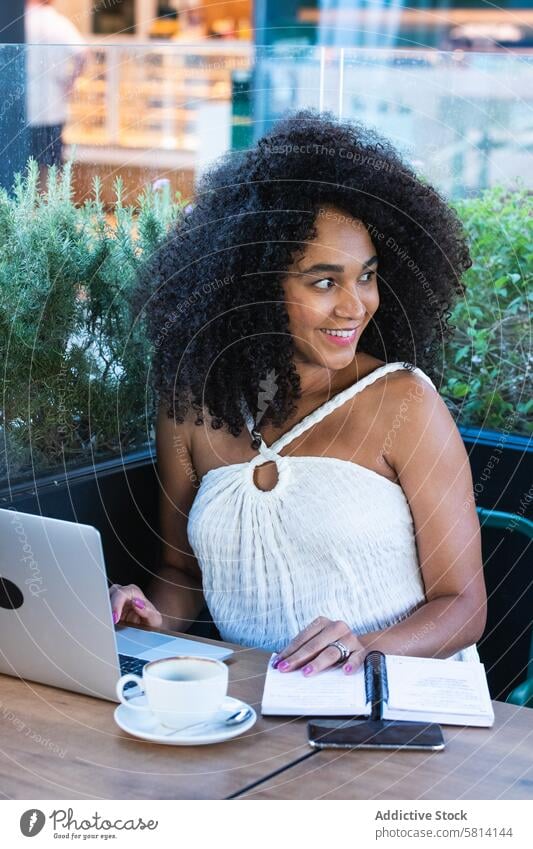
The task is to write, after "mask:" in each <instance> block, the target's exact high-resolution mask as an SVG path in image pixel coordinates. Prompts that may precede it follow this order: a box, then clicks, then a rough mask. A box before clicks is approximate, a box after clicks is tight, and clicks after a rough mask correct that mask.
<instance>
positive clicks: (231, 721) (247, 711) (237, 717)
mask: <svg viewBox="0 0 533 849" xmlns="http://www.w3.org/2000/svg"><path fill="white" fill-rule="evenodd" d="M251 716H252V709H251V708H250V707H242V708H239V710H236V711H235V713H231V714H230V715H229V716H227V717H226V719H223V720H222V721H219V722H216V723H213V722H212V721H209V720H206V721H204V722H195V723H194V724H193V725H186V726H185V728H179V729H175V728H174V729H172V730H171V731H168V732H167V733H166V734H162V735H161V736H162V737H170V736H172V734H181V732H182V731H189V730H190V729H192V728H195V729H196V728H201V727H202V726H204V725H207V726H210V727H211V728H212V727H213V726H214V727H215V728H217V727H218V726H222V727H225V726H226V725H229V726H233V725H241V724H242V723H243V722H246V720H247V719H250V717H251Z"/></svg>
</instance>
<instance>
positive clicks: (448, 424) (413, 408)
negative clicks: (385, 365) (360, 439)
mask: <svg viewBox="0 0 533 849" xmlns="http://www.w3.org/2000/svg"><path fill="white" fill-rule="evenodd" d="M379 382H380V383H382V384H384V385H383V388H382V404H383V408H382V409H383V421H384V426H385V430H387V434H388V435H389V436H391V434H392V437H391V438H389V439H388V440H387V441H386V445H385V451H384V453H385V455H386V457H387V460H388V461H389V462H393V464H394V465H395V466H396V467H397V463H398V460H402V459H403V460H405V459H406V458H407V457H409V458H412V459H414V457H415V456H416V457H418V458H420V457H421V456H422V455H423V454H424V452H427V453H428V455H429V454H433V455H434V454H435V453H436V452H438V453H441V452H442V450H443V449H444V447H445V446H446V448H447V450H448V451H449V452H450V455H449V456H450V457H451V456H454V457H455V459H458V458H459V456H461V457H462V456H463V453H464V448H463V443H462V439H461V436H460V434H459V431H458V429H457V426H456V424H455V422H454V420H453V417H452V415H451V414H450V411H449V410H448V408H447V406H446V404H445V402H444V400H443V398H441V396H440V395H439V393H438V391H437V389H436V387H435V386H434V385H433V384H432V383H430V381H429V380H428V379H427V378H425V377H423V376H421V375H420V373H417V372H412V371H409V370H408V369H402V370H398V371H395V372H392V373H391V374H388V375H386V377H385V378H384V379H383V380H382V381H379ZM384 444H385V443H384Z"/></svg>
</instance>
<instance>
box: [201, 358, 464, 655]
mask: <svg viewBox="0 0 533 849" xmlns="http://www.w3.org/2000/svg"><path fill="white" fill-rule="evenodd" d="M401 368H406V364H404V363H389V364H386V365H384V366H381V367H379V368H377V369H376V370H375V371H373V372H371V374H369V375H367V376H366V377H364V378H362V379H361V380H358V381H356V382H355V383H354V384H352V385H351V386H348V387H347V388H346V389H344V390H343V391H342V392H339V393H338V394H337V395H334V396H333V397H332V398H330V399H329V400H328V401H326V402H325V403H324V404H322V405H321V406H320V407H318V408H317V409H316V410H314V411H313V412H312V413H310V414H309V415H308V416H306V417H305V418H304V419H302V421H300V422H298V423H297V424H296V425H295V426H294V427H293V428H291V430H290V431H288V432H287V433H285V434H284V435H283V436H282V437H281V438H280V439H277V440H276V441H275V442H274V443H273V444H272V445H270V447H268V446H267V445H265V443H264V441H263V440H261V444H260V445H259V453H258V454H257V456H256V457H254V458H253V459H252V460H250V461H247V462H244V463H231V464H230V465H227V466H221V467H219V468H216V469H211V470H210V471H209V472H207V473H206V474H205V475H204V476H203V478H202V481H201V484H200V487H199V490H198V492H197V494H196V497H195V499H194V502H193V504H192V507H191V510H190V513H189V520H188V526H187V533H188V538H189V543H190V545H191V548H192V550H193V552H194V554H195V556H196V558H197V561H198V564H199V566H200V569H201V571H202V580H203V590H204V597H205V600H206V603H207V606H208V607H209V610H210V613H211V616H212V618H213V621H214V623H215V625H216V626H217V628H218V630H219V632H220V634H221V636H222V638H223V639H224V640H228V641H230V642H233V643H239V644H241V645H244V646H253V647H259V648H263V649H266V650H267V651H280V650H281V649H283V648H284V647H285V646H286V645H287V643H288V642H289V641H290V640H291V639H292V638H293V637H294V636H296V634H297V633H298V632H299V631H301V630H302V629H303V628H305V626H306V625H308V624H309V623H310V622H311V621H312V620H313V619H316V617H317V616H326V617H328V618H330V619H335V620H336V619H341V620H343V621H345V622H347V623H348V624H349V625H350V628H351V629H352V631H353V632H354V633H355V634H366V633H368V632H371V631H377V630H381V629H383V628H387V627H389V626H391V625H393V624H395V623H396V622H398V621H400V620H401V619H404V618H405V617H407V616H409V615H410V614H411V613H412V612H413V611H414V610H415V609H416V608H417V607H419V606H420V605H421V604H423V603H424V602H425V600H426V597H425V592H424V584H423V580H422V573H421V569H420V565H419V562H418V556H417V550H416V544H415V535H414V527H413V519H412V516H411V511H410V509H409V504H408V502H407V499H406V497H405V494H404V492H403V489H402V488H401V486H400V485H399V484H396V483H394V482H392V481H390V480H388V479H387V478H385V477H383V476H382V475H380V474H378V473H377V472H374V471H372V470H371V469H368V468H366V467H364V466H360V465H358V464H357V463H353V462H351V461H349V460H340V459H335V458H333V457H289V456H281V455H280V453H279V452H280V451H281V450H282V449H283V448H285V446H286V445H288V444H289V443H290V442H291V441H292V440H293V439H295V438H296V437H298V436H300V434H302V433H303V432H304V431H306V430H307V429H308V428H309V427H311V426H312V425H314V424H316V423H317V422H320V421H321V420H322V419H323V418H325V416H327V415H328V414H329V413H331V412H332V411H333V410H336V409H337V408H338V407H340V406H341V404H344V403H345V402H346V401H348V400H349V399H350V398H353V397H354V396H355V395H357V393H359V392H362V391H363V390H364V389H365V388H366V387H367V386H370V384H372V383H374V382H375V381H376V380H379V379H380V378H381V377H383V376H384V375H386V374H390V373H391V372H393V371H396V370H398V369H401ZM414 373H416V374H418V375H419V376H420V377H422V378H424V379H425V380H426V381H427V382H428V383H429V384H430V385H431V386H432V387H433V388H434V389H435V387H434V386H433V383H432V382H431V380H430V379H429V377H427V375H425V374H424V372H422V371H421V370H420V369H418V368H417V369H414ZM435 391H436V390H435ZM243 413H244V415H245V419H246V423H247V427H248V429H249V430H250V432H252V430H253V429H254V421H253V418H252V416H251V415H250V412H249V410H248V409H247V408H246V407H245V405H244V404H243ZM268 460H273V461H274V462H275V463H276V465H277V472H278V480H277V482H276V485H275V486H274V488H273V489H272V490H269V491H264V490H261V489H259V488H258V487H257V486H256V484H255V483H254V480H253V474H254V469H255V467H256V466H257V465H261V464H263V463H264V462H265V461H268ZM412 653H413V654H416V645H415V644H414V645H413V652H412ZM453 659H455V660H476V661H477V660H479V655H478V652H477V649H476V647H475V646H469V647H468V648H465V649H463V650H462V651H460V652H457V653H456V654H454V655H453Z"/></svg>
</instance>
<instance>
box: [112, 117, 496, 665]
mask: <svg viewBox="0 0 533 849" xmlns="http://www.w3.org/2000/svg"><path fill="white" fill-rule="evenodd" d="M469 265H470V258H469V254H468V249H467V245H466V243H465V239H464V235H463V232H462V228H461V225H460V222H459V220H458V219H457V217H456V215H455V213H454V212H453V211H452V210H451V209H450V208H449V207H448V206H447V205H446V204H445V202H444V201H443V199H442V198H441V197H440V196H439V195H438V193H437V192H436V191H435V190H434V189H433V188H432V187H431V186H430V185H428V184H426V183H424V182H423V181H421V180H420V179H419V178H417V177H416V175H415V174H414V172H413V171H412V170H411V169H410V168H409V166H408V165H406V164H405V163H404V162H403V161H402V160H401V158H400V157H399V155H398V154H397V152H396V151H395V150H394V149H393V148H392V147H391V146H390V144H389V143H388V142H386V141H385V140H384V139H382V138H379V137H378V136H377V135H375V134H373V133H372V132H370V131H369V130H367V129H365V128H363V127H360V126H356V125H352V124H347V123H346V124H342V123H338V122H336V121H335V120H334V118H333V117H331V116H329V115H326V116H324V115H319V114H316V113H315V112H313V111H308V110H306V111H302V112H299V113H297V114H295V115H292V116H289V117H288V118H286V119H284V120H282V121H280V122H279V123H278V124H277V125H276V126H275V127H274V129H273V131H272V132H271V133H270V134H268V135H266V136H265V137H263V138H262V139H261V140H260V141H259V142H258V143H257V145H256V147H254V148H253V149H251V150H249V151H246V152H242V153H238V154H236V153H233V154H228V155H227V156H226V157H225V159H224V160H223V161H222V162H221V163H219V164H218V165H217V166H216V167H214V168H213V169H212V170H211V171H210V172H209V173H208V174H207V175H206V176H204V179H203V182H202V183H201V185H200V187H199V191H198V198H197V202H196V205H195V207H194V209H193V211H192V212H191V214H190V215H189V216H187V217H186V218H185V219H184V221H183V222H182V223H181V225H180V227H179V228H178V230H177V232H175V233H174V234H173V235H172V237H171V238H169V239H168V241H167V242H166V244H165V245H164V247H163V248H162V249H161V250H160V251H159V253H158V256H157V257H156V259H155V260H154V262H153V263H152V264H151V266H150V268H149V269H147V271H146V274H145V276H144V279H143V281H141V287H140V292H139V294H140V303H141V301H142V304H143V306H144V308H145V309H146V310H147V314H148V326H149V331H150V334H151V338H152V339H153V341H154V346H155V356H154V376H155V382H156V386H157V389H158V392H159V396H160V399H161V404H160V409H159V415H158V421H157V453H158V468H159V473H160V476H161V530H162V536H163V563H164V565H163V568H162V569H161V571H160V573H159V575H158V577H157V578H156V580H155V581H154V583H153V585H152V587H151V590H150V591H149V593H148V596H149V599H150V600H149V599H148V598H147V597H146V596H144V594H143V593H142V592H141V591H140V590H139V589H138V587H135V586H133V585H129V586H126V587H113V589H112V605H113V609H114V615H115V620H116V621H126V622H133V623H135V622H143V623H147V624H150V625H153V626H156V627H159V626H164V627H167V628H171V629H172V628H173V629H176V630H186V629H187V628H188V627H189V626H190V623H191V622H193V621H194V619H195V617H196V616H197V614H198V612H199V611H200V610H201V608H202V607H203V605H204V601H205V602H207V605H208V607H209V610H210V612H211V615H212V617H213V620H214V622H215V624H216V625H217V627H218V629H219V631H220V633H221V635H222V637H223V638H224V639H226V640H229V641H232V642H236V643H240V644H242V645H246V646H259V647H262V648H264V649H267V650H274V651H276V652H277V657H276V659H275V661H274V662H275V664H276V666H277V668H278V669H280V670H281V671H283V672H291V671H293V670H297V669H298V670H301V671H302V672H303V674H305V675H314V674H316V673H317V672H319V671H321V670H323V669H325V668H327V667H329V666H334V665H337V664H339V663H342V664H343V669H344V671H345V672H346V673H347V674H352V673H353V672H355V671H356V670H357V668H358V667H359V666H360V664H361V663H362V660H363V659H364V656H365V653H366V652H367V651H368V650H369V649H371V648H374V649H380V650H381V651H383V652H388V653H392V654H408V655H418V656H429V657H440V658H446V657H453V658H454V659H457V660H478V654H477V650H476V647H475V645H474V644H475V642H476V641H477V640H478V639H479V638H480V636H481V634H482V632H483V629H484V626H485V615H486V613H485V610H486V595H485V587H484V581H483V573H482V562H481V551H480V538H479V524H478V521H477V516H476V511H475V504H474V499H473V496H472V481H471V475H470V470H469V464H468V459H467V456H466V453H465V450H464V447H463V444H462V441H461V438H460V436H459V433H458V431H457V429H456V427H455V425H454V423H453V421H452V419H451V417H450V415H449V413H448V411H447V408H446V406H445V404H444V403H443V401H442V400H441V399H440V398H439V396H438V394H437V391H436V389H435V386H434V385H433V383H432V381H431V380H430V377H429V376H428V375H432V376H433V377H434V379H435V380H437V378H438V367H439V363H440V358H441V357H442V343H443V340H444V339H445V338H446V337H447V336H448V334H449V327H448V323H447V319H448V316H449V310H450V306H451V304H452V301H453V298H454V296H455V295H456V294H460V293H461V292H462V291H463V288H462V284H461V275H462V273H463V272H464V271H465V269H466V268H468V267H469ZM464 504H467V505H468V508H467V509H460V508H459V506H458V505H464Z"/></svg>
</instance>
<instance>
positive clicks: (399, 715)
mask: <svg viewBox="0 0 533 849" xmlns="http://www.w3.org/2000/svg"><path fill="white" fill-rule="evenodd" d="M272 657H274V655H272ZM385 668H386V679H387V680H386V682H385V688H384V689H385V690H388V697H387V699H386V701H385V703H384V706H383V719H406V720H409V721H412V722H438V723H443V724H445V725H479V726H487V727H489V726H491V725H492V724H493V723H494V711H493V709H492V704H491V700H490V694H489V688H488V686H487V678H486V675H485V667H484V666H483V664H482V663H478V662H476V661H472V662H467V661H457V660H438V659H434V658H426V657H405V656H400V655H392V654H388V655H386V656H385ZM368 695H369V694H368V693H367V688H366V687H365V675H364V670H363V667H361V668H360V669H358V671H357V672H356V673H355V674H354V675H346V674H345V673H344V672H343V671H342V668H340V667H333V668H330V669H326V670H325V671H324V672H319V673H318V674H316V675H313V676H311V678H306V677H304V675H302V672H301V670H296V671H294V672H278V670H277V669H273V668H272V665H271V663H269V665H268V672H267V676H266V681H265V689H264V693H263V701H262V704H261V712H262V713H263V714H265V715H267V714H274V715H289V716H291V715H294V716H356V715H358V716H369V715H370V698H369V697H367V696H368Z"/></svg>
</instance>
